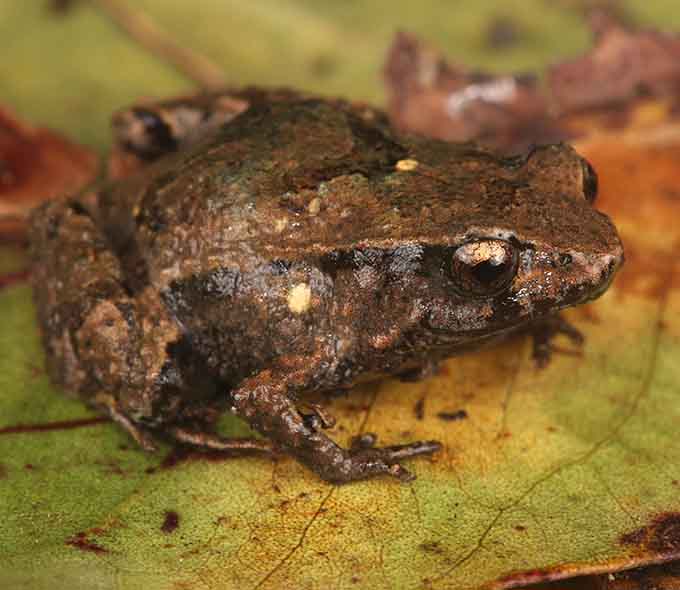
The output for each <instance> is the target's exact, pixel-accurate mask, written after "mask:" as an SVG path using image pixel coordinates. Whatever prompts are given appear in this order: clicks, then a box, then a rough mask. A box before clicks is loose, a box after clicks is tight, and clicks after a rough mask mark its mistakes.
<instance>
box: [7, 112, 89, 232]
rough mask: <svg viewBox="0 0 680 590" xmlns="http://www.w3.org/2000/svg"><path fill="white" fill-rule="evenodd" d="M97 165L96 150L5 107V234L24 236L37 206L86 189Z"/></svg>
mask: <svg viewBox="0 0 680 590" xmlns="http://www.w3.org/2000/svg"><path fill="white" fill-rule="evenodd" d="M96 170H97V157H96V155H95V154H94V153H93V152H92V151H91V150H89V149H87V148H85V147H82V146H79V145H77V144H75V143H73V142H71V141H69V140H67V139H65V138H63V137H61V136H60V135H58V134H57V133H55V132H53V131H50V130H49V129H45V128H41V127H34V126H32V125H30V124H28V123H25V122H23V121H20V120H19V119H18V118H17V117H16V116H15V115H14V114H13V113H11V112H10V111H9V110H8V109H6V108H2V107H0V237H2V238H3V239H5V240H8V239H9V240H23V239H24V236H25V224H26V219H27V216H28V213H29V211H30V210H31V209H32V208H33V207H35V206H36V205H37V204H38V203H40V202H42V201H44V200H46V199H49V198H51V197H54V196H56V195H59V194H64V193H69V192H73V191H77V190H79V189H81V188H82V187H83V186H85V185H86V184H87V183H88V182H91V181H92V180H93V178H94V176H95V173H96Z"/></svg>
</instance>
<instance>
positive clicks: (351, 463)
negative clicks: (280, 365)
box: [230, 371, 441, 483]
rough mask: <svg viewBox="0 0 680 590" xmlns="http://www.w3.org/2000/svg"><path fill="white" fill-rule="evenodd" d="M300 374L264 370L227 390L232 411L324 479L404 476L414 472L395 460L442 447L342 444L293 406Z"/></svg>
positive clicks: (364, 441)
mask: <svg viewBox="0 0 680 590" xmlns="http://www.w3.org/2000/svg"><path fill="white" fill-rule="evenodd" d="M299 377H300V376H299V375H295V374H291V373H283V372H282V373H280V374H277V373H274V372H272V371H263V372H261V373H260V374H258V375H256V376H254V377H251V378H249V379H246V380H245V381H244V382H243V383H242V384H241V386H240V387H239V388H237V389H236V390H234V391H232V392H231V394H230V402H231V411H232V412H233V413H235V414H236V415H238V416H239V417H241V418H243V419H244V420H246V421H247V422H248V423H249V424H250V425H251V426H252V427H253V428H255V429H256V430H258V431H259V432H260V433H262V434H263V435H264V436H266V437H268V438H270V439H272V440H273V441H275V443H277V444H279V445H280V446H281V447H282V449H283V450H285V451H287V452H288V453H290V454H291V455H293V456H294V457H296V458H297V459H298V460H299V461H300V462H302V463H303V464H305V465H306V466H307V467H309V468H310V469H312V470H313V471H315V472H316V473H317V474H319V475H320V476H321V477H322V478H323V479H325V480H327V481H331V482H335V483H346V482H350V481H355V480H359V479H365V478H369V477H373V476H376V475H382V474H385V475H391V476H394V477H397V478H398V479H400V480H402V481H408V480H410V479H412V478H413V476H412V475H411V474H410V473H409V472H408V471H407V470H406V469H405V468H404V467H403V466H402V465H401V463H400V462H401V461H402V460H404V459H408V458H411V457H416V456H419V455H430V454H432V453H434V452H435V451H437V450H439V449H440V448H441V445H440V444H439V443H438V442H436V441H418V442H414V443H410V444H405V445H395V446H388V447H375V446H374V443H375V438H374V437H372V436H364V437H361V438H360V439H358V440H357V441H355V444H353V445H352V446H351V447H350V448H349V449H343V448H342V447H340V446H339V445H338V444H336V443H335V442H334V441H333V440H331V439H330V438H329V437H328V436H326V434H324V433H323V432H321V431H320V430H319V428H316V427H315V425H314V424H313V423H311V422H310V421H309V420H307V419H306V418H305V415H304V414H302V413H301V412H300V411H299V410H298V408H297V405H296V403H295V401H294V399H293V396H292V395H291V392H292V391H295V390H297V389H298V388H299V386H300V380H299ZM302 379H303V380H304V377H302ZM296 381H297V382H296Z"/></svg>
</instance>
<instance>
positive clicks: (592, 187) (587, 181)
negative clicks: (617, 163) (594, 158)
mask: <svg viewBox="0 0 680 590" xmlns="http://www.w3.org/2000/svg"><path fill="white" fill-rule="evenodd" d="M581 169H582V171H583V172H582V173H583V195H584V196H585V198H586V201H588V202H589V203H590V204H591V205H592V203H593V202H594V201H595V197H597V184H598V183H597V173H596V172H595V170H594V169H593V167H592V166H591V165H590V163H589V162H588V160H585V159H581Z"/></svg>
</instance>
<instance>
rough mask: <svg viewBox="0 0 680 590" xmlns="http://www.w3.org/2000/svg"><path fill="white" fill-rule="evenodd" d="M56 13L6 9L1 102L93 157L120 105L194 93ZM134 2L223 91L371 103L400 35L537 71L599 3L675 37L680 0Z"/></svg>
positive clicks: (77, 20) (474, 61)
mask: <svg viewBox="0 0 680 590" xmlns="http://www.w3.org/2000/svg"><path fill="white" fill-rule="evenodd" d="M55 4H56V5H58V4H60V3H59V2H48V0H30V1H29V2H22V1H19V0H0V39H2V56H1V57H0V81H1V84H0V103H4V104H8V105H9V106H11V107H13V108H14V109H15V110H16V111H18V112H19V113H20V114H21V115H24V116H25V117H27V118H29V119H30V120H33V121H36V122H39V123H42V124H47V125H50V126H51V127H53V128H56V129H59V130H61V131H63V132H67V133H69V134H70V135H71V136H73V137H75V138H76V139H79V140H80V141H82V142H84V143H86V144H89V145H93V146H97V147H101V146H104V145H106V143H107V142H108V138H109V135H108V117H109V114H110V112H111V111H112V110H114V109H115V108H118V107H120V106H123V105H126V104H128V103H130V102H131V101H133V100H135V99H136V98H138V97H140V96H165V95H168V94H172V93H177V92H184V91H186V90H188V89H190V88H191V87H192V84H191V83H190V82H189V81H187V79H186V78H184V77H183V76H182V75H180V74H179V73H178V72H176V71H175V70H174V69H173V68H172V67H171V66H169V65H167V64H164V63H162V62H161V61H160V60H158V59H156V58H155V57H153V56H151V55H149V54H148V52H147V51H146V50H144V49H143V48H141V47H138V46H136V45H135V44H132V43H130V42H129V39H128V38H127V36H126V35H125V34H124V33H122V32H121V31H120V30H119V29H118V28H117V27H116V25H114V24H113V23H112V22H111V21H110V20H109V19H107V18H106V16H105V14H104V13H103V12H102V10H101V7H99V8H97V4H98V3H97V2H90V1H88V0H73V1H72V2H70V3H67V4H68V6H69V8H68V9H67V10H66V11H63V12H60V11H56V10H55V9H54V8H53V6H55ZM102 4H103V2H102ZM131 6H134V8H135V9H136V10H140V11H143V12H144V13H146V14H147V15H149V17H151V18H152V19H153V21H154V22H155V23H157V24H158V25H159V26H161V27H162V28H164V29H165V30H166V31H167V32H168V33H169V34H170V35H171V36H172V37H173V38H174V39H175V40H176V41H177V43H178V44H180V45H183V46H188V47H191V48H193V49H195V50H196V51H199V52H201V53H203V54H205V55H206V56H208V57H209V58H210V59H212V60H214V61H215V62H216V63H217V64H219V65H220V66H222V67H223V68H224V71H225V76H226V78H227V80H228V82H229V83H230V84H234V85H239V84H246V83H248V84H259V85H290V86H296V87H301V88H304V89H308V90H314V91H317V92H322V93H327V94H342V95H346V96H351V97H354V98H362V99H368V100H371V101H373V102H376V103H378V104H381V103H382V102H383V89H382V81H381V77H380V71H381V67H382V63H383V60H384V56H385V51H386V49H387V47H388V46H389V43H390V41H391V39H392V36H393V34H394V33H395V31H397V30H407V31H412V32H415V33H417V34H419V35H421V36H423V37H424V38H425V39H427V40H429V41H430V42H431V43H433V44H434V45H436V46H438V47H440V48H442V49H443V50H444V51H445V53H446V54H448V55H449V56H450V58H451V59H454V60H456V61H458V62H462V63H466V64H468V65H471V66H478V67H481V68H488V69H490V70H496V71H508V70H513V71H514V70H535V71H540V70H541V69H542V68H543V67H545V66H546V65H547V64H549V63H551V62H554V61H556V60H559V59H562V58H564V57H566V56H570V55H575V54H577V53H579V52H581V51H583V50H585V49H586V48H587V47H588V46H589V44H590V33H589V31H588V28H587V25H586V22H585V19H584V12H586V11H587V10H588V9H589V8H592V7H595V6H603V7H606V8H608V9H609V10H610V11H612V12H614V13H618V14H620V15H623V16H624V17H625V18H627V19H629V20H630V21H632V22H634V23H636V24H640V25H650V24H654V25H660V26H662V27H664V28H680V3H678V2H677V0H654V1H653V2H650V1H643V0H629V1H626V2H616V1H615V0H608V1H606V0H603V1H600V2H597V1H594V0H503V1H495V0H474V1H470V0H465V1H464V0H457V1H456V0H420V1H419V2H411V1H408V0H391V1H380V2H378V1H374V2H361V1H359V0H342V1H338V0H251V1H247V2H246V1H242V0H192V1H191V2H186V1H185V0H135V2H133V3H131ZM499 37H500V39H501V40H500V42H499V41H498V38H499ZM494 38H496V42H494ZM508 39H509V41H508ZM93 47H96V48H97V49H96V50H94V51H93V49H92V48H93Z"/></svg>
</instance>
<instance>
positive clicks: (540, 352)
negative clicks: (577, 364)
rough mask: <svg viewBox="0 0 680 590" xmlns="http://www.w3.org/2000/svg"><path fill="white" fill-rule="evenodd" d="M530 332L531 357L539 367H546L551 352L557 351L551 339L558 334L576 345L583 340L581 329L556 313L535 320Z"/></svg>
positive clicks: (581, 343) (550, 357)
mask: <svg viewBox="0 0 680 590" xmlns="http://www.w3.org/2000/svg"><path fill="white" fill-rule="evenodd" d="M531 334H532V337H533V353H532V358H533V359H534V361H535V362H536V365H537V366H538V368H539V369H542V368H544V367H547V366H548V364H549V363H550V361H551V359H552V355H553V353H554V352H557V351H558V349H557V348H556V347H555V345H554V344H553V340H554V339H555V337H556V336H558V335H559V334H563V335H564V336H566V337H567V338H569V340H571V342H572V344H574V345H575V346H578V347H581V346H583V343H584V341H585V339H584V337H583V334H582V333H581V331H580V330H579V329H578V328H576V327H574V326H573V325H572V324H571V323H570V322H569V321H567V320H566V319H565V318H564V317H563V316H562V315H558V314H555V315H551V316H548V317H546V318H544V319H542V320H539V321H537V322H536V323H535V324H534V325H533V326H532V328H531Z"/></svg>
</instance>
